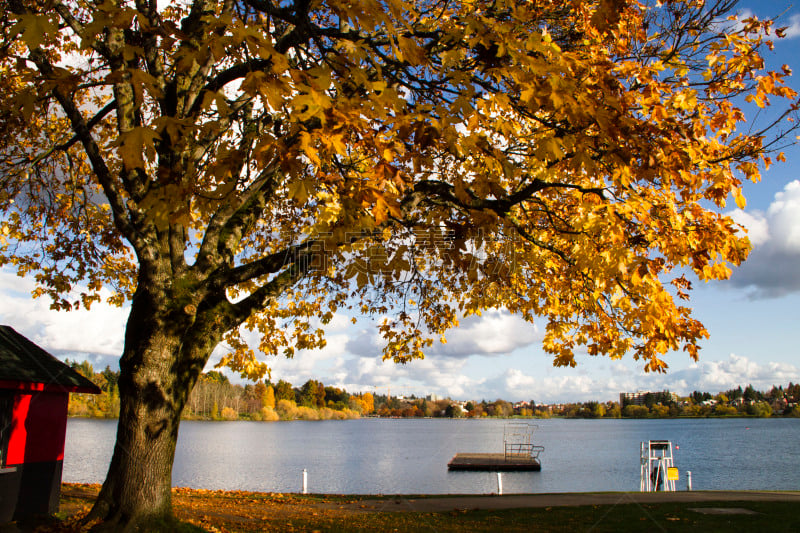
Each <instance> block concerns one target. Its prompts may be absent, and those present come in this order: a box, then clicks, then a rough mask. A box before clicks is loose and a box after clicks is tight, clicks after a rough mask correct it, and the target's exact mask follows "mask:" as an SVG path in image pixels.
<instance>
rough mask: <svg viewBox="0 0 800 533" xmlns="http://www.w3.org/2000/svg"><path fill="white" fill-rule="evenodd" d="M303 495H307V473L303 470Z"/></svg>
mask: <svg viewBox="0 0 800 533" xmlns="http://www.w3.org/2000/svg"><path fill="white" fill-rule="evenodd" d="M303 494H308V472H307V471H306V469H305V468H304V469H303Z"/></svg>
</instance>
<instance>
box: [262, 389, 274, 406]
mask: <svg viewBox="0 0 800 533" xmlns="http://www.w3.org/2000/svg"><path fill="white" fill-rule="evenodd" d="M261 405H262V406H263V407H265V408H267V409H275V389H273V388H272V385H267V386H266V390H265V391H264V395H263V396H262V397H261Z"/></svg>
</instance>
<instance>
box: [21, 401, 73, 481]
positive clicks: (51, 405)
mask: <svg viewBox="0 0 800 533" xmlns="http://www.w3.org/2000/svg"><path fill="white" fill-rule="evenodd" d="M68 401H69V395H68V394H66V393H51V392H34V393H33V394H18V395H17V396H16V397H15V398H14V412H13V415H12V422H11V425H12V430H11V436H10V438H9V441H8V456H7V459H6V464H7V465H8V466H12V465H18V464H23V463H37V462H46V461H60V460H62V459H63V458H64V437H65V436H66V432H67V405H68Z"/></svg>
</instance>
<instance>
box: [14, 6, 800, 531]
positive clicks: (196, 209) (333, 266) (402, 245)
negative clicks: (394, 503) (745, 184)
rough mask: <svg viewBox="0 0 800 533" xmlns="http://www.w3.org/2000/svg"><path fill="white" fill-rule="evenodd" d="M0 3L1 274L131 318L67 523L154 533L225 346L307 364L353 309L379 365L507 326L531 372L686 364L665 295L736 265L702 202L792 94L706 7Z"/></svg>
mask: <svg viewBox="0 0 800 533" xmlns="http://www.w3.org/2000/svg"><path fill="white" fill-rule="evenodd" d="M0 5H2V7H3V10H2V11H3V12H2V15H1V16H0V31H2V47H0V87H2V91H0V121H2V125H3V132H4V135H3V136H2V138H0V181H2V188H0V224H2V226H1V227H0V264H3V265H10V266H11V267H13V268H16V269H17V271H18V272H19V273H20V274H21V275H35V277H36V280H37V282H38V288H37V289H36V294H37V295H47V296H49V297H51V298H52V300H53V306H54V307H55V308H57V309H70V308H74V307H78V306H84V307H89V306H90V305H91V303H92V302H95V301H98V300H99V299H100V297H101V290H107V289H109V288H110V289H111V291H112V296H111V297H110V301H111V302H112V303H116V304H122V303H124V302H125V301H130V305H131V311H130V316H129V319H128V323H127V329H126V335H125V347H124V352H123V354H122V356H121V359H120V369H121V377H120V381H119V391H120V399H121V407H120V419H119V432H118V436H117V444H116V446H115V450H114V455H113V458H112V461H111V465H110V468H109V473H108V477H107V479H106V481H105V483H104V484H103V488H102V491H101V493H100V496H99V499H98V501H97V503H96V505H95V507H94V509H93V511H92V513H91V518H98V519H100V520H102V521H104V523H106V524H108V525H109V526H112V527H115V526H122V525H137V524H142V523H145V521H147V520H150V519H158V520H164V519H169V517H171V502H170V487H171V472H172V461H173V457H174V452H175V443H176V437H177V431H178V424H179V420H180V413H181V410H182V409H183V407H184V405H185V403H186V399H187V397H188V394H189V392H190V391H191V389H192V386H193V385H194V383H195V382H196V380H197V379H198V376H199V375H200V373H201V371H202V369H203V367H204V366H205V364H206V362H207V361H208V358H209V356H210V354H211V352H212V350H213V349H214V347H215V346H217V345H218V344H219V343H220V342H222V341H226V342H227V343H228V345H229V346H231V348H232V349H231V353H230V355H229V356H227V357H225V358H224V359H223V361H222V364H224V365H228V366H229V367H230V368H232V369H234V370H236V371H239V372H241V373H242V375H244V376H248V377H251V378H258V377H260V376H263V375H264V373H265V372H266V369H267V367H266V362H265V361H264V360H263V359H259V358H258V357H257V356H256V351H255V350H254V349H253V348H257V349H258V352H260V353H263V354H267V355H273V354H284V355H286V356H291V355H292V354H293V353H294V350H295V349H310V348H315V347H319V346H322V345H323V344H324V336H323V328H324V325H325V324H326V323H328V321H330V320H331V319H332V317H333V316H334V314H335V313H336V312H337V310H339V309H341V308H342V307H343V306H355V307H356V309H357V311H359V312H361V313H364V314H367V315H369V314H374V315H377V316H380V317H381V320H382V323H381V324H380V326H379V327H380V332H381V333H382V334H383V336H384V337H385V340H386V349H385V357H387V358H392V359H394V360H395V361H402V362H404V361H408V360H410V359H413V358H415V357H422V356H423V352H424V349H425V348H426V347H427V346H429V345H430V343H431V342H433V341H434V340H436V339H442V340H443V338H444V337H443V335H444V333H445V331H446V330H447V329H448V328H451V327H453V326H455V325H456V324H457V322H458V318H459V317H460V316H465V315H470V314H474V313H480V312H481V310H483V309H487V308H504V309H506V310H508V311H509V312H512V313H518V314H520V315H521V316H523V317H524V318H525V319H527V320H529V321H533V320H534V319H541V320H542V321H543V322H544V323H545V324H546V333H545V337H544V348H545V349H546V350H547V351H549V352H550V353H552V354H553V356H554V362H555V364H557V365H574V364H575V361H574V353H575V350H576V348H578V347H581V346H584V347H585V348H586V349H588V352H589V353H590V354H592V355H596V354H603V355H607V356H610V357H612V358H619V357H622V356H623V355H624V354H630V355H632V357H634V358H636V359H642V360H643V361H644V362H645V368H646V369H648V370H654V371H661V370H663V369H665V368H666V362H665V361H664V355H665V354H667V353H668V352H670V351H672V350H676V349H684V350H686V351H687V352H688V353H689V355H690V356H691V357H693V358H696V357H697V349H698V345H697V343H698V341H699V340H700V339H702V338H703V337H704V336H706V335H707V333H706V330H705V329H704V328H703V326H702V324H701V323H700V322H698V321H697V320H696V319H694V318H693V317H692V316H691V314H690V309H689V308H688V307H686V306H685V305H683V304H681V302H680V299H684V298H687V295H688V291H689V288H690V284H689V281H687V279H686V278H684V277H683V275H682V273H683V272H685V271H691V272H693V273H694V274H695V275H696V276H697V277H699V278H700V279H701V280H713V279H722V278H726V277H727V276H728V275H729V273H730V268H729V266H730V265H736V264H739V263H740V262H741V261H742V260H743V259H744V258H745V257H746V255H747V252H748V250H749V243H748V241H747V239H746V237H744V236H743V235H742V234H740V233H739V232H738V230H737V228H736V226H735V225H734V223H733V222H732V220H731V219H730V218H728V217H726V216H724V215H723V214H721V211H722V207H724V206H725V203H726V201H727V200H728V199H729V198H734V199H735V201H736V203H737V204H738V205H740V206H741V205H744V198H743V197H742V195H741V182H742V181H743V180H757V179H758V177H759V164H760V163H767V164H768V163H770V160H769V153H770V150H769V149H770V148H771V147H772V145H771V143H772V142H773V141H774V140H775V139H776V138H778V137H780V136H781V133H780V126H778V124H782V123H783V122H782V120H783V118H785V117H786V113H789V112H790V110H791V105H792V104H791V100H792V99H794V98H795V97H796V95H795V94H794V92H793V91H792V90H790V89H789V88H787V87H786V85H785V84H784V81H785V77H786V76H787V75H788V72H787V71H784V72H767V71H765V70H764V62H763V60H762V58H761V55H760V50H761V49H762V48H763V47H764V46H768V45H769V42H768V39H769V38H770V35H772V34H774V33H775V30H774V28H772V25H771V23H770V22H769V21H766V22H760V21H757V20H755V19H749V20H746V21H742V22H740V23H733V22H731V23H727V24H726V23H724V22H720V21H721V20H724V17H725V15H726V12H727V11H728V10H729V9H730V8H731V5H732V3H731V2H728V1H725V0H722V1H717V2H712V3H709V4H706V3H704V2H703V1H699V0H664V1H662V2H650V1H646V0H644V1H642V2H639V1H635V0H598V1H588V0H587V1H572V0H547V1H542V2H524V1H516V0H456V1H442V0H414V1H411V0H378V1H364V2H325V1H322V0H285V1H277V0H240V1H233V0H190V1H189V0H187V1H186V2H177V3H174V4H171V5H169V6H168V7H165V8H163V9H159V8H158V5H157V2H156V0H104V1H102V2H101V1H100V0H24V1H23V0H0ZM776 97H782V98H786V99H787V105H786V109H785V112H784V111H778V112H777V113H775V114H773V116H774V117H776V121H775V122H774V123H772V124H765V125H764V128H763V129H762V130H759V129H758V128H753V127H751V128H750V129H749V130H748V132H747V133H743V132H741V131H740V128H739V125H740V124H741V123H742V122H743V120H744V118H745V115H744V112H743V111H742V109H741V106H743V105H746V103H745V102H750V103H751V104H752V105H757V106H760V107H765V106H768V105H770V103H771V100H774V99H775V98H776ZM773 132H777V134H775V133H773ZM779 157H780V156H779ZM537 317H538V318H537ZM243 328H246V329H249V330H254V331H257V332H258V333H260V338H261V341H260V343H259V345H258V346H257V347H250V346H248V345H247V344H246V343H245V342H244V341H243V340H242V337H240V332H241V331H242V330H243Z"/></svg>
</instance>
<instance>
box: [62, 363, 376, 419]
mask: <svg viewBox="0 0 800 533" xmlns="http://www.w3.org/2000/svg"><path fill="white" fill-rule="evenodd" d="M66 363H67V364H68V365H70V366H71V367H72V368H74V369H75V370H77V371H78V372H79V373H81V374H82V375H84V376H85V377H87V378H89V379H91V380H92V381H93V382H94V383H95V384H96V385H97V386H98V387H100V390H101V391H102V392H101V394H99V395H95V394H72V395H70V402H69V415H70V416H86V417H94V418H115V417H117V416H119V389H118V385H117V383H118V381H119V372H118V371H114V370H111V368H110V367H108V366H107V367H106V369H105V370H103V371H102V372H95V371H94V368H92V365H91V364H90V363H89V362H88V361H83V362H80V363H79V362H77V361H70V360H69V359H67V361H66ZM374 410H375V407H374V400H373V396H372V394H371V393H369V392H367V393H363V394H350V393H348V392H347V391H345V390H343V389H339V388H336V387H326V386H325V385H323V384H322V382H320V381H317V380H313V379H311V380H308V381H307V382H306V383H304V384H303V385H302V386H301V387H293V386H292V384H291V383H289V382H287V381H284V380H279V381H278V382H277V383H274V384H273V383H271V382H269V381H259V382H257V383H252V384H246V385H239V384H234V383H231V382H230V380H229V379H228V378H227V376H225V375H224V374H222V373H221V372H217V371H215V370H212V371H210V372H206V373H204V374H202V375H201V376H200V379H199V380H198V382H197V385H195V387H194V389H193V390H192V393H191V395H190V397H189V401H188V402H187V403H186V407H185V409H184V412H183V417H184V418H187V419H195V420H263V421H273V420H296V419H303V420H328V419H347V418H358V417H360V416H362V415H369V414H371V413H373V412H374Z"/></svg>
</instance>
